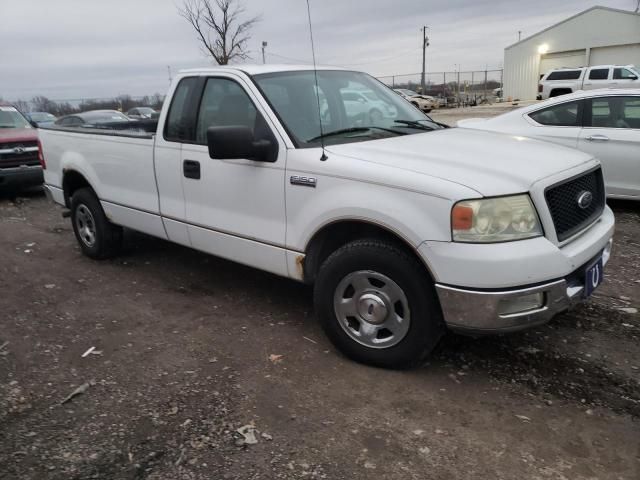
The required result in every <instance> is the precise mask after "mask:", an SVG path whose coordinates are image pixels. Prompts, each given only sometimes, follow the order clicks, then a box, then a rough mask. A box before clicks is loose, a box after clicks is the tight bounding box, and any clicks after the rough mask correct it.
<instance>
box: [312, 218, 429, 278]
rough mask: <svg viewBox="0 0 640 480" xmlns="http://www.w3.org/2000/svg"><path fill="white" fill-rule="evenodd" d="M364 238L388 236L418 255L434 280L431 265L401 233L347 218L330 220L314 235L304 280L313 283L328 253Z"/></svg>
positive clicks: (397, 244)
mask: <svg viewBox="0 0 640 480" xmlns="http://www.w3.org/2000/svg"><path fill="white" fill-rule="evenodd" d="M364 238H376V239H380V240H386V241H388V242H389V243H390V244H392V245H394V246H396V247H398V248H400V249H401V250H403V251H405V252H406V253H408V254H409V255H411V256H412V257H413V258H415V259H416V260H417V261H418V263H419V264H420V265H421V267H422V268H423V269H424V271H425V273H426V274H427V275H428V276H429V278H430V279H431V280H432V281H433V280H434V276H433V274H432V273H431V270H430V267H429V266H428V265H427V264H426V263H425V261H424V259H423V258H422V257H421V256H420V254H419V253H418V251H417V250H416V247H415V246H414V245H413V244H412V243H411V242H410V241H409V240H408V239H407V238H406V237H404V236H403V235H402V234H400V233H399V232H397V231H395V230H394V229H392V228H390V227H389V226H387V225H381V224H380V223H376V222H373V221H371V220H366V219H348V218H347V219H340V220H335V221H333V222H330V223H327V224H325V225H323V226H321V227H320V228H319V229H318V230H317V231H316V232H315V233H314V234H313V235H312V236H311V239H310V240H309V241H308V242H307V245H306V247H305V251H304V252H305V257H304V262H303V281H304V282H305V283H308V284H311V283H313V282H314V281H315V278H316V276H317V274H318V271H319V270H320V266H321V265H322V263H323V262H324V261H325V260H326V259H327V258H328V257H329V255H331V254H332V253H333V252H335V251H336V250H337V249H339V248H340V247H342V246H344V245H346V244H347V243H349V242H352V241H354V240H361V239H364Z"/></svg>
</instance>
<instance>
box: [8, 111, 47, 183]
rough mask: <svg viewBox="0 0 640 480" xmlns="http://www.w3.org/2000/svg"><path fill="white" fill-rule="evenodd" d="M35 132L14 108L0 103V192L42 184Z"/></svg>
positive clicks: (36, 132) (36, 134)
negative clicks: (1, 190)
mask: <svg viewBox="0 0 640 480" xmlns="http://www.w3.org/2000/svg"><path fill="white" fill-rule="evenodd" d="M39 158H40V157H39V153H38V131H37V130H36V129H35V128H33V127H32V126H31V124H30V123H29V121H28V120H27V119H26V118H25V117H24V115H22V114H21V113H20V112H19V111H18V110H17V109H16V108H15V107H12V106H11V105H3V104H0V189H8V188H16V189H17V188H23V187H31V186H34V185H40V184H42V182H43V178H42V167H41V165H40V161H39Z"/></svg>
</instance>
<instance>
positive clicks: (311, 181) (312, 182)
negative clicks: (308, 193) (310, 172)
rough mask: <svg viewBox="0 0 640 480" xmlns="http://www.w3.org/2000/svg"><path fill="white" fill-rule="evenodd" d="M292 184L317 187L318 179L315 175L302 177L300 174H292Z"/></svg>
mask: <svg viewBox="0 0 640 480" xmlns="http://www.w3.org/2000/svg"><path fill="white" fill-rule="evenodd" d="M290 182H291V185H302V186H304V187H312V188H316V184H317V183H318V181H317V180H316V179H315V177H301V176H300V175H292V176H291V178H290Z"/></svg>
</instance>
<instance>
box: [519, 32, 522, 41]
mask: <svg viewBox="0 0 640 480" xmlns="http://www.w3.org/2000/svg"><path fill="white" fill-rule="evenodd" d="M520 38H522V30H518V41H520Z"/></svg>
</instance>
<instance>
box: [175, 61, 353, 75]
mask: <svg viewBox="0 0 640 480" xmlns="http://www.w3.org/2000/svg"><path fill="white" fill-rule="evenodd" d="M313 69H314V67H313V65H286V64H265V65H251V64H247V65H220V66H217V67H202V68H189V69H186V70H180V73H181V74H194V73H195V74H205V75H206V74H213V73H217V72H244V73H246V74H247V75H260V74H261V73H277V72H305V71H310V70H313ZM316 69H317V70H345V71H348V69H346V68H343V67H331V66H327V65H318V66H317V67H316Z"/></svg>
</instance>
